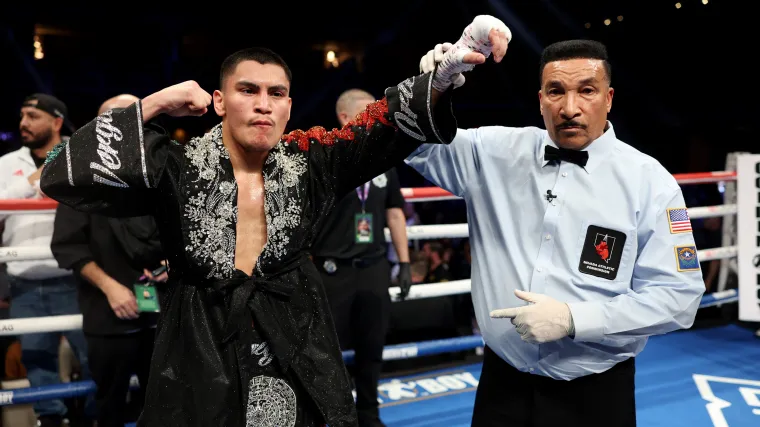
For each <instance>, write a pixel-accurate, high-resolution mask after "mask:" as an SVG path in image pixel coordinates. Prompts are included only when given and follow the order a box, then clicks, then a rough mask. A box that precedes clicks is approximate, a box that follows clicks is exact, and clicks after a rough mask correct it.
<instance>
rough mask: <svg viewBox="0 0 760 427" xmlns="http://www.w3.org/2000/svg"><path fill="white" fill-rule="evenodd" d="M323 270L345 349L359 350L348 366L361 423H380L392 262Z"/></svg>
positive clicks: (331, 305) (363, 424)
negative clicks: (380, 385) (379, 392)
mask: <svg viewBox="0 0 760 427" xmlns="http://www.w3.org/2000/svg"><path fill="white" fill-rule="evenodd" d="M317 267H318V268H319V269H320V271H321V273H322V280H323V283H324V286H325V292H326V293H327V298H328V300H329V303H330V309H331V312H332V316H333V319H334V322H335V328H336V330H337V333H338V340H339V341H340V346H341V349H342V350H349V349H353V350H354V351H355V358H354V364H353V365H352V366H348V370H349V372H350V373H351V374H352V375H353V377H354V384H355V386H356V411H357V415H358V417H359V425H360V426H362V427H363V426H373V425H381V424H379V419H380V418H379V409H378V403H377V386H378V382H379V380H380V372H381V370H382V362H383V346H384V345H385V334H386V332H387V330H388V323H389V319H390V306H391V298H390V295H389V294H388V287H389V286H390V280H391V279H390V265H389V264H388V261H386V260H385V259H383V258H381V259H378V260H377V261H374V262H373V263H371V264H370V265H368V266H366V267H363V268H362V267H353V266H351V265H347V264H338V268H337V270H336V271H335V272H334V273H333V274H328V273H326V272H325V271H324V269H323V267H322V261H319V262H318V263H317Z"/></svg>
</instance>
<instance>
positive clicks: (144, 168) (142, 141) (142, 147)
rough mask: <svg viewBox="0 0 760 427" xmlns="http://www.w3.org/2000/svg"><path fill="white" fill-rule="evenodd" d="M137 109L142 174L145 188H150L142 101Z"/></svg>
mask: <svg viewBox="0 0 760 427" xmlns="http://www.w3.org/2000/svg"><path fill="white" fill-rule="evenodd" d="M135 108H136V109H137V134H138V136H139V138H140V142H139V143H140V160H141V161H142V173H143V179H144V180H145V188H150V181H148V168H147V166H146V165H145V137H144V136H143V125H142V123H143V116H142V103H141V102H140V101H138V102H136V103H135Z"/></svg>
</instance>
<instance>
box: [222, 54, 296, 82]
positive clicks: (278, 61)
mask: <svg viewBox="0 0 760 427" xmlns="http://www.w3.org/2000/svg"><path fill="white" fill-rule="evenodd" d="M243 61H256V62H258V63H259V64H275V65H279V66H280V67H282V69H283V70H285V75H286V76H287V77H288V83H292V82H293V73H291V71H290V67H288V64H287V63H286V62H285V60H284V59H282V57H281V56H280V55H278V54H276V53H274V51H272V50H270V49H267V48H265V47H249V48H247V49H241V50H239V51H237V52H235V53H233V54H232V55H230V56H228V57H227V58H225V59H224V61H223V62H222V69H221V70H220V72H219V89H221V88H222V87H224V80H225V79H226V78H227V77H228V76H229V75H230V74H232V73H234V72H235V67H237V66H238V64H240V63H241V62H243Z"/></svg>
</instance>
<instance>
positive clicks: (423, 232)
mask: <svg viewBox="0 0 760 427" xmlns="http://www.w3.org/2000/svg"><path fill="white" fill-rule="evenodd" d="M735 213H736V205H717V206H702V207H696V208H690V209H689V217H690V218H691V219H697V218H710V217H716V216H726V215H733V214H735ZM406 235H407V236H408V238H409V240H425V239H440V238H445V237H448V238H453V239H459V238H465V237H468V236H469V235H470V232H469V227H468V226H467V224H466V223H465V224H438V225H413V226H410V227H407V228H406ZM385 240H386V241H387V242H388V243H390V242H391V232H390V230H389V229H387V228H386V229H385ZM711 250H714V249H711ZM52 257H53V254H52V253H51V251H50V248H49V247H45V246H7V247H4V248H0V263H2V262H8V261H31V260H45V259H51V258H52ZM720 258H725V257H720ZM700 259H702V260H703V261H707V259H703V258H700ZM710 259H719V258H710Z"/></svg>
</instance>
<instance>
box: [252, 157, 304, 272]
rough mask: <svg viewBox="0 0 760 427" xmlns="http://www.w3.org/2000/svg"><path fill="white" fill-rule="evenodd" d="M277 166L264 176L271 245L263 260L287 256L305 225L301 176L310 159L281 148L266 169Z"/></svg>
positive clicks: (268, 241) (268, 235) (268, 162)
mask: <svg viewBox="0 0 760 427" xmlns="http://www.w3.org/2000/svg"><path fill="white" fill-rule="evenodd" d="M273 162H274V163H275V166H274V168H272V170H271V171H269V172H267V173H265V174H264V194H265V197H264V211H265V212H266V217H267V243H266V244H265V245H264V249H263V251H262V257H274V258H276V259H280V258H281V257H282V256H283V255H285V253H286V252H287V245H288V243H290V237H289V236H290V235H291V234H292V232H293V231H295V229H296V228H297V227H298V226H299V225H300V224H301V215H302V212H301V211H302V208H301V197H300V194H299V191H298V190H299V188H300V187H299V181H300V179H301V175H303V174H304V173H306V158H305V157H302V155H301V154H300V153H294V154H291V153H288V152H286V151H285V150H284V149H283V148H282V146H280V145H277V146H276V147H275V148H273V149H272V151H271V152H270V153H269V155H268V156H267V160H266V165H269V164H271V163H273ZM265 169H266V168H265ZM291 190H295V192H293V191H291Z"/></svg>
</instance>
